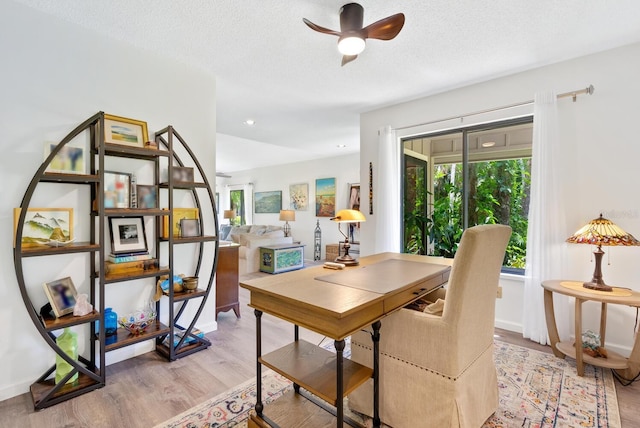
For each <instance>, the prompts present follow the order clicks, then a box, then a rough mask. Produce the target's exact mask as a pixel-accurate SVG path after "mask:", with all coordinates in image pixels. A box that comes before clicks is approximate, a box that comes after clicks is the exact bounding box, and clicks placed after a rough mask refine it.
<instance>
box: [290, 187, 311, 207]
mask: <svg viewBox="0 0 640 428" xmlns="http://www.w3.org/2000/svg"><path fill="white" fill-rule="evenodd" d="M289 208H290V209H292V210H295V211H306V210H307V209H309V184H308V183H300V184H291V185H289Z"/></svg>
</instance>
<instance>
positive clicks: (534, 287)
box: [522, 91, 569, 345]
mask: <svg viewBox="0 0 640 428" xmlns="http://www.w3.org/2000/svg"><path fill="white" fill-rule="evenodd" d="M558 144H559V138H558V114H557V97H556V94H555V93H553V92H551V91H549V92H544V93H538V94H536V96H535V102H534V108H533V154H532V160H531V201H530V205H529V227H528V230H527V263H526V266H525V283H524V300H523V310H522V313H523V317H522V335H523V337H525V338H529V339H531V340H533V341H535V342H539V343H541V344H543V345H544V344H547V343H548V341H549V340H548V335H547V325H546V322H545V313H544V293H543V289H542V287H541V286H540V284H541V283H542V281H544V280H547V279H561V278H563V273H564V266H565V262H564V260H565V254H564V250H565V248H564V247H565V245H564V240H565V239H566V236H565V235H564V234H565V233H566V227H565V216H564V207H563V205H562V198H561V197H560V194H559V191H558V185H557V183H558V181H557V177H558V176H559V171H560V168H562V167H563V165H562V164H561V162H562V160H561V159H560V153H559V147H558ZM556 294H557V293H556ZM554 302H555V308H556V314H558V315H557V317H556V320H557V326H558V332H559V334H560V337H567V335H568V332H569V322H568V319H569V317H568V311H567V309H568V299H566V298H563V297H562V296H559V298H558V300H555V301H554Z"/></svg>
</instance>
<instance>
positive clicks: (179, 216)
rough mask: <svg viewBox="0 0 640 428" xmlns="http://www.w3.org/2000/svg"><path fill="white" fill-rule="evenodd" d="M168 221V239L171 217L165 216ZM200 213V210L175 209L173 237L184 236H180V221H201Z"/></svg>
mask: <svg viewBox="0 0 640 428" xmlns="http://www.w3.org/2000/svg"><path fill="white" fill-rule="evenodd" d="M164 218H165V219H166V223H167V225H166V229H167V237H168V231H169V216H164ZM199 218H200V212H199V210H198V208H174V209H173V227H172V228H171V229H172V232H171V233H173V236H182V235H181V234H180V221H181V220H183V219H195V220H197V219H199Z"/></svg>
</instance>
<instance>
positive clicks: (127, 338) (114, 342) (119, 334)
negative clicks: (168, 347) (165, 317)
mask: <svg viewBox="0 0 640 428" xmlns="http://www.w3.org/2000/svg"><path fill="white" fill-rule="evenodd" d="M163 334H169V327H167V326H166V325H164V324H162V323H161V322H160V321H156V322H155V323H153V325H150V326H149V327H148V328H147V329H146V330H145V332H144V333H142V334H139V335H133V334H130V333H129V332H128V331H127V330H125V329H123V328H118V330H117V331H116V334H115V336H107V337H106V338H105V347H104V348H105V351H107V352H109V351H113V350H114V349H118V348H122V347H125V346H129V345H133V344H134V343H138V342H144V341H145V340H149V339H153V338H155V337H157V336H161V335H163Z"/></svg>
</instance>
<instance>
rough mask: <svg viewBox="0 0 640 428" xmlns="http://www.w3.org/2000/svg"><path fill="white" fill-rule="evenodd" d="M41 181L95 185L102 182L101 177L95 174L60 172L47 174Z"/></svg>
mask: <svg viewBox="0 0 640 428" xmlns="http://www.w3.org/2000/svg"><path fill="white" fill-rule="evenodd" d="M40 181H42V182H46V183H73V184H93V183H97V182H98V181H100V177H99V176H98V175H93V174H64V173H58V172H45V173H44V174H43V175H42V178H41V179H40Z"/></svg>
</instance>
